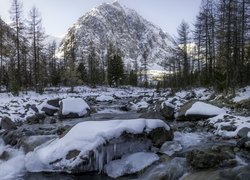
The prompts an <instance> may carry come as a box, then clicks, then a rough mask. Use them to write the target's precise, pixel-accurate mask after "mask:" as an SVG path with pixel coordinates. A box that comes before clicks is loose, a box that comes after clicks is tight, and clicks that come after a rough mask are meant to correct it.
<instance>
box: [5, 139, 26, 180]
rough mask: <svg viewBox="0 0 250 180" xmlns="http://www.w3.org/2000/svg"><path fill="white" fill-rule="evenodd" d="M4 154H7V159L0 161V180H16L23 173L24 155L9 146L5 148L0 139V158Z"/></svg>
mask: <svg viewBox="0 0 250 180" xmlns="http://www.w3.org/2000/svg"><path fill="white" fill-rule="evenodd" d="M4 152H5V153H6V152H7V153H8V154H9V158H7V160H1V159H0V179H1V180H5V179H6V180H7V179H18V176H20V175H22V174H23V173H24V172H25V166H24V159H25V155H24V153H23V152H22V151H19V150H17V149H14V148H11V147H9V146H5V145H4V142H3V140H2V139H0V156H1V155H2V153H4Z"/></svg>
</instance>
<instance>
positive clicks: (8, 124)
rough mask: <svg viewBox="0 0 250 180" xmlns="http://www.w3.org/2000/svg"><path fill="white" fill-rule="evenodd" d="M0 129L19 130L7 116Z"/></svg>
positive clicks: (3, 119)
mask: <svg viewBox="0 0 250 180" xmlns="http://www.w3.org/2000/svg"><path fill="white" fill-rule="evenodd" d="M0 127H1V128H2V129H5V130H14V129H17V127H16V124H15V123H14V122H13V121H12V120H11V119H10V118H9V117H6V116H5V117H3V118H2V120H1V125H0Z"/></svg>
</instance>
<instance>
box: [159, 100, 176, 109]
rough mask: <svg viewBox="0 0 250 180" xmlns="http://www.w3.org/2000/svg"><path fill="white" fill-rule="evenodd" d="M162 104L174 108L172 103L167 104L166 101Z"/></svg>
mask: <svg viewBox="0 0 250 180" xmlns="http://www.w3.org/2000/svg"><path fill="white" fill-rule="evenodd" d="M164 104H165V105H166V106H167V107H171V108H175V105H173V104H172V103H170V102H168V101H165V102H164ZM161 107H162V108H163V107H164V105H163V103H162V105H161Z"/></svg>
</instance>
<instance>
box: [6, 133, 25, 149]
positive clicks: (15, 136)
mask: <svg viewBox="0 0 250 180" xmlns="http://www.w3.org/2000/svg"><path fill="white" fill-rule="evenodd" d="M22 137H23V133H22V132H20V131H18V130H10V131H6V132H4V133H3V135H2V139H3V141H4V143H5V144H9V145H11V146H15V145H17V143H18V141H19V140H20V138H22Z"/></svg>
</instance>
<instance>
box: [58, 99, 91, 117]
mask: <svg viewBox="0 0 250 180" xmlns="http://www.w3.org/2000/svg"><path fill="white" fill-rule="evenodd" d="M58 115H59V118H60V119H66V118H81V117H87V116H89V115H90V107H89V105H88V104H87V103H86V102H85V101H84V100H83V99H82V98H67V99H63V100H62V101H61V102H60V109H59V113H58Z"/></svg>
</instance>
